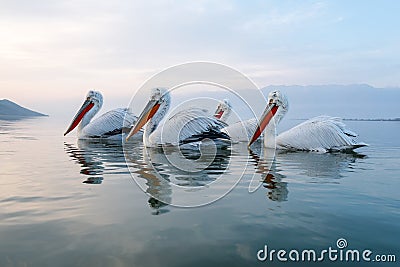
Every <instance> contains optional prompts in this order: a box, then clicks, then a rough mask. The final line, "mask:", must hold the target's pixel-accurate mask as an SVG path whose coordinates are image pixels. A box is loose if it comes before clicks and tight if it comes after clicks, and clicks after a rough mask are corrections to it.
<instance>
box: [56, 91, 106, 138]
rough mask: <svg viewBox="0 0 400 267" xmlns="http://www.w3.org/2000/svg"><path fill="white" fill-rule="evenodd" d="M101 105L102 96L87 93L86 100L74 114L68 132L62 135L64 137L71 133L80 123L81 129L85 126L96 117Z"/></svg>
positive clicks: (90, 92)
mask: <svg viewBox="0 0 400 267" xmlns="http://www.w3.org/2000/svg"><path fill="white" fill-rule="evenodd" d="M102 105H103V96H102V95H101V93H100V92H98V91H89V92H88V93H87V95H86V99H85V101H84V102H83V104H82V106H81V108H80V109H79V110H78V112H77V113H76V115H75V117H74V119H73V120H72V122H71V125H70V126H69V127H68V130H67V131H66V132H65V133H64V136H65V135H67V134H68V133H69V132H71V131H72V130H73V129H75V127H76V126H77V125H78V124H79V123H81V121H82V123H81V124H84V125H83V126H82V125H81V126H82V127H81V128H83V127H84V126H86V125H87V124H88V123H89V122H90V120H91V119H92V118H93V117H94V115H96V113H97V112H98V111H99V110H100V108H101V107H102Z"/></svg>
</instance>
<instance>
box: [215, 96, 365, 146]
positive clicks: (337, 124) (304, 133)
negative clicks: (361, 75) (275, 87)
mask: <svg viewBox="0 0 400 267" xmlns="http://www.w3.org/2000/svg"><path fill="white" fill-rule="evenodd" d="M288 108H289V103H288V100H287V98H286V97H285V95H283V94H282V93H281V92H280V91H273V92H270V93H269V94H268V104H267V107H266V108H265V110H264V113H263V114H262V116H261V119H260V124H258V123H257V121H256V120H255V119H250V120H247V121H244V122H238V123H235V124H232V125H230V126H228V127H226V128H224V129H222V131H223V132H225V133H227V134H228V135H230V137H231V139H232V140H233V141H237V142H240V141H248V140H250V142H249V146H250V145H251V144H253V143H254V142H255V141H256V140H257V139H258V138H259V137H260V135H261V134H262V133H263V132H264V146H265V147H271V142H270V140H273V139H274V138H275V141H276V143H275V144H276V148H277V149H283V150H301V151H316V152H329V151H349V150H353V149H356V148H359V147H363V146H367V144H365V143H359V142H357V141H356V137H357V134H356V133H354V132H352V131H350V130H348V129H346V127H345V125H344V123H343V122H342V119H341V118H338V117H330V116H318V117H315V118H312V119H309V120H307V121H305V122H303V123H301V124H299V125H297V126H295V127H293V128H292V129H289V130H287V131H285V132H283V133H281V134H279V135H278V136H276V137H275V129H274V127H275V125H278V123H279V122H280V121H281V120H282V118H283V117H284V116H285V114H286V112H287V111H288ZM271 120H273V121H274V122H275V125H274V123H271ZM275 144H274V145H275Z"/></svg>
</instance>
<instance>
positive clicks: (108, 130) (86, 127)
mask: <svg viewBox="0 0 400 267" xmlns="http://www.w3.org/2000/svg"><path fill="white" fill-rule="evenodd" d="M102 105H103V96H102V95H101V93H100V92H98V91H89V92H88V94H87V95H86V100H85V102H83V104H82V106H81V108H80V109H79V110H78V112H77V113H76V115H75V117H74V119H73V120H72V122H71V125H70V126H69V127H68V130H67V131H66V132H65V133H64V136H65V135H67V134H68V133H69V132H71V131H72V130H73V129H75V128H76V127H77V126H78V139H92V138H99V139H112V140H122V139H121V137H122V133H123V131H124V130H125V129H123V125H124V123H125V125H133V123H134V122H135V121H136V120H137V117H136V116H134V115H133V114H132V113H130V112H128V109H125V108H117V109H113V110H110V111H108V112H106V113H104V114H102V115H101V116H100V117H98V118H96V119H95V120H93V121H92V119H93V117H94V116H95V115H96V114H97V112H99V110H100V109H101V107H102Z"/></svg>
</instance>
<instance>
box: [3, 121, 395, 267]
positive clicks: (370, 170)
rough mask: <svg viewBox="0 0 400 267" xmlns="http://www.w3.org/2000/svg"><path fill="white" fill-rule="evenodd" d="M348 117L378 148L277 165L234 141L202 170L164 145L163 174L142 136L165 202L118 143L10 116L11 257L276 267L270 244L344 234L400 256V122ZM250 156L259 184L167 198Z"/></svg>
mask: <svg viewBox="0 0 400 267" xmlns="http://www.w3.org/2000/svg"><path fill="white" fill-rule="evenodd" d="M288 123H297V122H296V121H289V122H288ZM346 124H347V125H348V126H349V128H351V129H352V130H354V131H355V132H358V133H359V134H360V139H361V140H362V141H364V142H366V143H369V144H370V146H369V147H367V148H363V149H360V150H358V153H357V154H342V153H335V154H317V153H305V152H299V153H277V154H276V158H275V161H274V162H273V164H272V166H271V168H268V166H267V167H265V168H263V164H262V158H261V159H260V157H259V155H258V154H257V153H256V152H254V153H249V152H248V151H247V150H246V149H241V148H240V147H232V150H230V151H229V153H227V154H224V155H221V156H220V157H219V158H218V159H217V160H216V161H215V162H213V164H212V165H210V166H209V167H208V168H207V169H206V170H204V171H202V172H200V173H199V174H198V175H194V176H190V175H187V174H186V173H182V172H180V171H179V170H177V169H174V168H173V167H171V166H169V165H168V164H167V163H166V162H165V160H164V159H163V158H162V155H158V154H157V152H156V151H154V152H152V156H151V160H152V163H153V165H155V166H157V170H158V173H161V174H162V175H161V178H163V179H160V176H157V175H155V174H154V169H153V168H151V166H150V165H149V161H148V159H146V158H145V157H144V156H143V155H144V153H143V147H141V145H140V143H137V144H135V145H134V148H133V150H132V151H133V152H134V153H131V154H130V156H129V157H128V159H129V162H128V165H129V169H130V170H132V171H133V175H134V177H136V178H137V179H138V180H139V181H142V182H143V185H144V187H145V188H144V189H145V191H147V193H150V194H151V195H153V196H156V197H157V198H158V199H157V198H154V197H151V196H149V195H148V194H145V193H144V192H143V191H142V190H141V189H140V187H139V186H138V185H137V183H136V182H135V180H134V179H132V177H131V174H130V172H129V169H128V167H127V164H126V162H125V157H124V152H123V150H122V147H121V146H120V145H118V144H115V143H104V142H77V140H75V138H74V136H73V135H71V136H70V137H63V136H62V133H63V131H64V130H65V129H64V128H65V127H66V124H65V122H64V121H61V120H57V119H54V118H51V117H50V118H35V119H28V120H19V121H0V147H1V150H0V185H1V191H0V239H1V243H0V266H189V265H190V266H228V264H229V265H230V266H254V265H264V266H265V265H268V264H269V265H271V263H268V262H259V261H257V258H256V253H257V251H258V250H259V249H261V248H263V246H264V245H265V244H267V245H268V246H269V247H271V248H275V249H281V248H285V249H291V248H298V249H302V248H313V249H324V248H327V247H328V246H335V243H336V240H337V239H338V238H345V239H346V240H347V242H348V245H349V247H351V248H357V249H365V248H369V249H371V250H373V251H374V252H375V253H382V254H384V253H387V254H397V257H400V254H399V245H398V237H399V236H400V230H399V226H398V225H399V221H400V210H399V207H400V195H399V193H398V189H399V179H400V164H399V163H400V140H399V139H398V137H397V135H398V133H399V131H400V123H398V122H350V121H347V122H346ZM260 161H261V164H260ZM246 162H249V163H250V164H249V166H250V167H251V168H253V171H254V172H256V173H257V175H258V176H257V177H258V179H259V181H263V183H262V186H261V187H260V188H259V189H258V190H256V191H255V192H254V193H249V192H248V185H249V180H250V177H249V176H246V175H245V176H244V177H243V178H242V179H241V180H240V181H239V183H238V184H237V185H236V187H235V188H234V189H233V190H232V191H231V192H230V193H228V194H227V195H226V196H225V197H223V198H222V199H220V200H218V201H216V202H214V203H212V204H209V205H205V206H202V207H198V208H177V207H172V206H170V205H167V204H165V203H164V202H163V201H160V199H163V200H168V199H170V198H171V199H173V198H174V192H173V189H171V187H170V182H173V183H174V184H180V185H183V186H193V187H194V188H196V187H197V186H202V185H206V184H208V183H212V182H213V181H215V180H216V179H218V177H219V175H220V174H221V173H224V174H226V175H227V177H231V178H232V180H235V179H236V178H237V176H238V175H240V173H241V171H242V168H243V166H244V164H245V163H246ZM269 169H271V171H270V172H268V170H269ZM225 189H226V188H224V186H220V187H218V188H217V189H216V191H213V192H211V193H210V194H211V195H212V194H214V193H215V194H219V193H220V192H222V191H223V190H225ZM219 190H221V191H219ZM275 264H276V262H275ZM329 264H333V265H338V266H339V265H343V264H344V263H340V262H337V263H330V262H325V263H324V265H329ZM353 264H355V263H353ZM286 265H287V264H286ZM289 265H290V264H289ZM292 265H293V266H302V265H306V264H305V263H292ZM371 265H373V264H372V263H371ZM382 265H383V266H391V265H393V266H394V265H395V264H393V263H392V264H391V263H385V264H382Z"/></svg>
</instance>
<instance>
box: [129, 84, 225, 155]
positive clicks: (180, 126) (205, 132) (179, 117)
mask: <svg viewBox="0 0 400 267" xmlns="http://www.w3.org/2000/svg"><path fill="white" fill-rule="evenodd" d="M170 102H171V100H170V95H169V93H168V91H167V90H166V89H163V88H155V89H153V92H152V95H151V99H150V101H149V102H148V104H147V106H146V107H145V108H144V109H143V111H142V113H141V115H140V116H139V118H138V120H137V122H136V124H135V126H134V127H133V128H132V129H131V131H130V133H129V134H128V136H127V139H129V138H130V137H131V136H133V135H135V134H136V133H137V131H138V130H139V129H141V128H142V127H143V126H144V133H143V142H144V145H145V146H146V147H159V146H164V145H169V146H180V147H184V148H198V147H199V145H200V144H201V143H203V140H207V141H209V140H212V141H213V144H215V145H216V146H217V147H218V146H223V145H224V146H226V145H228V143H229V144H230V141H229V136H227V135H226V134H225V133H222V132H221V129H222V128H223V127H225V126H227V124H226V123H224V122H223V121H221V120H219V119H217V118H216V117H213V116H209V115H208V114H207V111H206V110H203V109H199V108H190V109H186V110H182V111H180V112H178V113H176V114H174V115H173V116H171V117H170V118H167V119H166V120H164V121H163V122H162V120H163V118H164V116H165V115H166V113H167V112H168V110H169V106H170Z"/></svg>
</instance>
